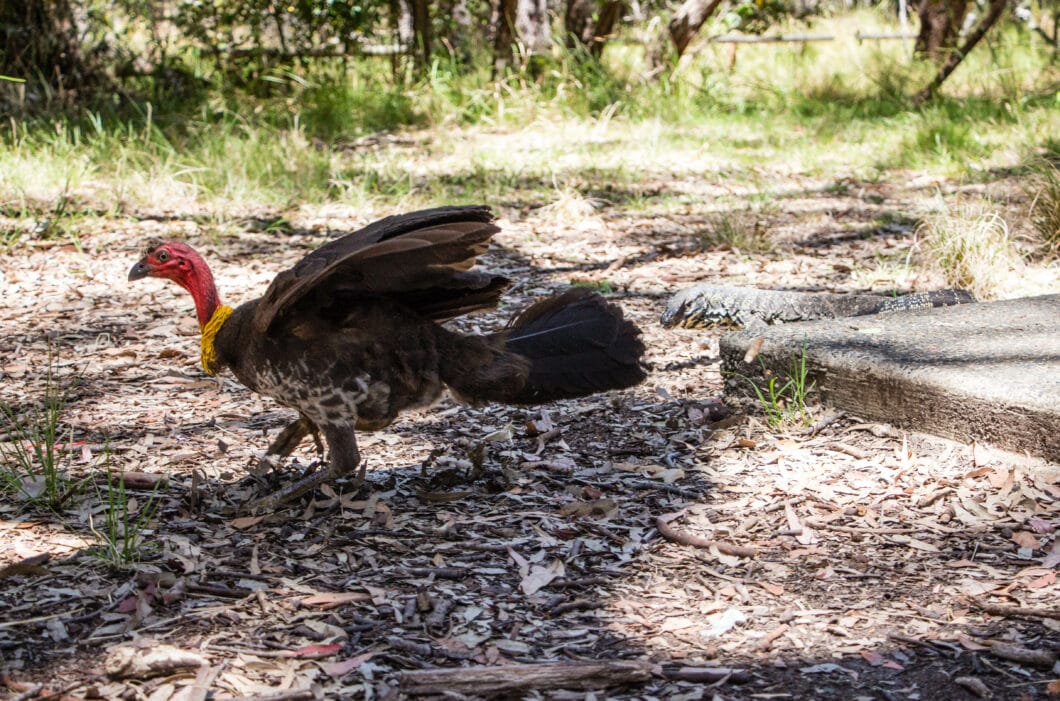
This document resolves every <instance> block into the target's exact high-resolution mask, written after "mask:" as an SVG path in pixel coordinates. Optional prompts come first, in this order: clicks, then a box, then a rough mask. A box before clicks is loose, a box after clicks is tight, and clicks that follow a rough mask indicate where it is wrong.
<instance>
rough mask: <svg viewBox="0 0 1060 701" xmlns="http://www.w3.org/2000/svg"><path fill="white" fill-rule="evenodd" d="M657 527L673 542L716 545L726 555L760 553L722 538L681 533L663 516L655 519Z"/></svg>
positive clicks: (694, 545)
mask: <svg viewBox="0 0 1060 701" xmlns="http://www.w3.org/2000/svg"><path fill="white" fill-rule="evenodd" d="M655 528H656V530H658V531H659V535H661V536H662V537H663V538H666V540H668V541H670V542H672V543H679V544H681V545H689V546H692V547H693V548H712V547H716V548H717V549H718V552H720V553H722V554H724V555H732V556H734V557H754V556H755V555H757V554H758V551H757V550H756V549H755V548H752V547H748V546H744V545H732V544H731V543H726V542H724V541H720V540H711V539H710V538H700V537H699V536H695V535H689V534H687V533H681V532H680V531H677V530H674V529H673V528H672V527H671V526H670V524H669V523H667V522H666V521H665V520H663V517H662V516H659V517H657V518H656V519H655Z"/></svg>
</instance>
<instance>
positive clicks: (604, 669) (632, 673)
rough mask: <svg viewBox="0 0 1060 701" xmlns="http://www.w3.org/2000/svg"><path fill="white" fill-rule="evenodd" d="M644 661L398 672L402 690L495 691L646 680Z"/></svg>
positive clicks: (591, 686) (648, 670)
mask: <svg viewBox="0 0 1060 701" xmlns="http://www.w3.org/2000/svg"><path fill="white" fill-rule="evenodd" d="M652 667H653V665H652V664H651V663H648V662H557V663H549V664H513V665H499V666H496V667H457V668H452V669H418V670H412V671H408V672H400V673H399V674H398V683H399V684H400V691H401V692H402V693H405V694H442V693H447V692H454V691H455V692H458V693H462V694H497V693H505V692H513V691H520V690H524V689H599V688H603V687H609V686H619V685H622V684H633V683H640V682H645V681H648V679H650V678H651V675H652Z"/></svg>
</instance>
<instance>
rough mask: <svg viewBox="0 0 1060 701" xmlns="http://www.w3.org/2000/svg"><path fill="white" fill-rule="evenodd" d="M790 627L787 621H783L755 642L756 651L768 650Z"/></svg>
mask: <svg viewBox="0 0 1060 701" xmlns="http://www.w3.org/2000/svg"><path fill="white" fill-rule="evenodd" d="M789 627H790V626H788V624H787V623H781V624H780V625H779V626H777V627H776V628H774V629H773V630H771V631H769V632H768V633H766V634H765V636H764V637H763V638H762V639H761V640H759V641H758V642H757V643H756V644H755V647H754V649H755V651H756V652H765V651H766V650H768V649H769V648H770V647H771V646H772V645H773V643H774V642H775V641H776V639H777V638H779V637H780V636H782V635H784V633H787V632H788V628H789Z"/></svg>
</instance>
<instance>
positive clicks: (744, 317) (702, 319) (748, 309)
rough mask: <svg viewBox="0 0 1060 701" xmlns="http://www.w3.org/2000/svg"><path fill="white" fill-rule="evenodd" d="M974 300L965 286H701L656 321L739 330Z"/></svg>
mask: <svg viewBox="0 0 1060 701" xmlns="http://www.w3.org/2000/svg"><path fill="white" fill-rule="evenodd" d="M975 301H976V299H975V297H973V296H972V295H971V293H969V292H967V291H965V290H934V291H931V292H914V293H912V294H907V295H900V296H894V297H892V296H887V295H876V294H833V293H827V292H787V291H780V290H759V289H755V288H753V287H732V286H728V285H706V284H704V285H695V286H693V287H689V288H686V289H684V290H681V291H680V292H678V293H677V294H675V295H674V296H673V297H671V298H670V301H669V302H668V303H667V305H666V310H665V311H664V312H663V314H662V318H661V320H660V321H661V322H662V325H663V326H666V327H679V328H685V329H705V328H711V327H715V326H734V327H741V328H742V327H755V326H762V325H765V324H777V323H791V322H796V321H812V320H816V319H836V318H840V317H847V316H862V315H866V314H879V313H883V312H896V311H907V310H911V309H922V308H926V307H944V306H950V305H954V304H971V303H973V302H975Z"/></svg>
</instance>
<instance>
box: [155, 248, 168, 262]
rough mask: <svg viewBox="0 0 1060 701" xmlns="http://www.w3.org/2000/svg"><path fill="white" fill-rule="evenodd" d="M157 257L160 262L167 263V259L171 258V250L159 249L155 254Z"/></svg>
mask: <svg viewBox="0 0 1060 701" xmlns="http://www.w3.org/2000/svg"><path fill="white" fill-rule="evenodd" d="M155 258H157V259H158V262H159V263H165V262H166V261H167V260H169V252H168V251H159V252H158V253H156V254H155Z"/></svg>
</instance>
